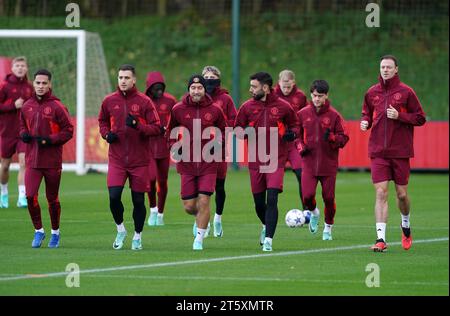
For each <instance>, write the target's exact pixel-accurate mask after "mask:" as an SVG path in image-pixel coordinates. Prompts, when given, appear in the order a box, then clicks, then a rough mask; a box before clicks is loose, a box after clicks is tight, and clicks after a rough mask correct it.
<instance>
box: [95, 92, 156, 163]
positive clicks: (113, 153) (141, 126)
mask: <svg viewBox="0 0 450 316" xmlns="http://www.w3.org/2000/svg"><path fill="white" fill-rule="evenodd" d="M128 114H131V115H133V116H134V117H135V118H136V119H137V120H138V121H139V123H138V126H137V129H134V128H132V127H129V126H127V125H126V124H125V122H126V118H127V116H128ZM98 123H99V128H100V134H101V135H102V137H103V138H106V135H107V134H108V132H110V131H111V132H113V133H116V134H117V136H118V140H117V141H116V142H114V143H112V144H109V152H108V157H109V162H108V163H110V164H115V165H117V166H122V167H124V168H128V167H140V166H146V165H148V164H149V162H150V146H149V144H148V142H149V137H150V136H152V135H160V134H161V130H160V121H159V116H158V113H157V112H156V109H155V106H154V105H153V103H152V101H151V100H150V98H149V97H147V96H146V95H145V94H143V93H141V92H139V91H137V89H136V87H133V88H132V89H131V90H129V91H127V92H126V93H123V92H122V91H120V90H119V88H117V91H116V92H114V93H111V94H109V95H107V96H106V97H105V99H104V100H103V103H102V106H101V109H100V113H99V114H98Z"/></svg>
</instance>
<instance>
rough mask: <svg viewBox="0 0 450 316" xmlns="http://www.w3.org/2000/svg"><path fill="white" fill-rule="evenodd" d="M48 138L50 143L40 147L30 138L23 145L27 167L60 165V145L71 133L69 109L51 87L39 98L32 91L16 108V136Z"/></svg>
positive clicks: (55, 166) (69, 137) (61, 145)
mask: <svg viewBox="0 0 450 316" xmlns="http://www.w3.org/2000/svg"><path fill="white" fill-rule="evenodd" d="M23 133H28V134H29V135H30V136H32V137H36V136H41V137H49V138H50V141H51V145H48V146H46V147H41V146H39V145H38V144H37V142H36V141H35V140H34V139H33V140H32V141H31V142H30V143H28V144H27V149H26V152H25V160H26V166H27V167H29V168H61V167H62V151H63V145H64V144H65V143H67V142H68V141H69V140H70V139H71V138H72V136H73V125H72V123H71V122H70V117H69V112H68V111H67V108H66V107H65V106H64V104H62V103H61V101H60V100H59V99H58V98H57V97H55V96H54V95H52V92H51V90H50V91H49V92H47V93H46V94H45V95H44V96H43V97H42V98H41V99H38V97H37V96H36V94H35V93H33V95H32V97H31V98H29V99H28V100H27V101H26V102H25V103H24V104H23V106H22V108H21V111H20V135H22V134H23Z"/></svg>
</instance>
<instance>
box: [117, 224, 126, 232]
mask: <svg viewBox="0 0 450 316" xmlns="http://www.w3.org/2000/svg"><path fill="white" fill-rule="evenodd" d="M117 231H118V232H119V233H123V232H124V231H126V229H125V226H124V225H123V223H122V224H119V225H117Z"/></svg>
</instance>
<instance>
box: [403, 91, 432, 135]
mask: <svg viewBox="0 0 450 316" xmlns="http://www.w3.org/2000/svg"><path fill="white" fill-rule="evenodd" d="M407 102H408V103H407V104H406V106H407V109H406V110H407V112H403V111H400V112H398V120H399V121H401V122H403V123H407V124H411V125H414V126H422V125H424V124H425V122H426V120H427V119H426V116H425V113H424V112H423V109H422V105H421V104H420V101H419V99H418V98H417V95H416V93H415V92H414V91H413V90H412V89H411V91H410V92H409V95H408V101H407Z"/></svg>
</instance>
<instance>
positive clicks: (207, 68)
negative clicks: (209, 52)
mask: <svg viewBox="0 0 450 316" xmlns="http://www.w3.org/2000/svg"><path fill="white" fill-rule="evenodd" d="M207 72H212V73H213V74H215V75H216V76H217V77H219V78H220V70H219V68H217V67H216V66H205V68H203V71H202V76H204V75H205V74H206V73H207Z"/></svg>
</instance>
